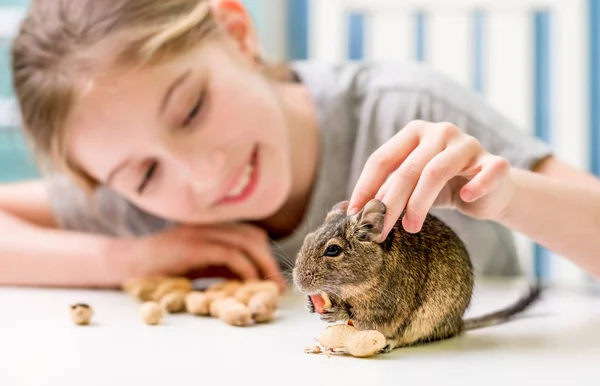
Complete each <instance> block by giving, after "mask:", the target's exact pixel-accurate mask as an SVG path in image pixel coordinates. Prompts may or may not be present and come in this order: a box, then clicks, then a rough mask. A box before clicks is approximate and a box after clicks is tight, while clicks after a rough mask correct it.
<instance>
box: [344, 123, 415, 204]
mask: <svg viewBox="0 0 600 386" xmlns="http://www.w3.org/2000/svg"><path fill="white" fill-rule="evenodd" d="M422 124H424V123H422V122H415V123H412V124H410V125H407V126H406V127H404V128H403V129H402V130H400V132H399V133H398V134H396V135H395V136H394V137H392V138H391V139H390V140H389V141H387V142H386V143H385V144H384V145H383V146H381V147H380V148H379V149H377V150H376V151H375V152H374V153H373V154H372V155H371V156H370V157H369V159H368V160H367V162H366V163H365V166H364V167H363V170H362V172H361V174H360V176H359V178H358V181H357V182H356V185H355V187H354V190H353V192H352V195H351V197H350V202H349V204H348V214H355V213H357V212H358V211H359V210H360V209H361V208H362V207H363V206H364V205H365V204H366V203H367V202H368V201H369V200H371V199H372V198H374V197H375V194H376V193H377V191H378V190H379V189H380V188H381V185H382V184H383V183H384V181H385V179H386V178H387V177H388V176H389V175H390V173H392V172H393V171H394V170H396V169H397V168H398V167H399V166H400V164H401V163H402V162H403V161H404V160H405V159H406V157H408V155H409V154H410V153H411V152H412V151H413V150H414V149H415V148H416V147H417V146H418V144H419V135H418V127H419V125H422Z"/></svg>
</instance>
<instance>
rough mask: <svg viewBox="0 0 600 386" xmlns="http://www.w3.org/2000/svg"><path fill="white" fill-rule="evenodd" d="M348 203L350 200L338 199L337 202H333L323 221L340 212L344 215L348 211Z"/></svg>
mask: <svg viewBox="0 0 600 386" xmlns="http://www.w3.org/2000/svg"><path fill="white" fill-rule="evenodd" d="M349 204H350V201H340V202H338V203H337V204H335V205H334V206H333V207H332V208H331V209H330V210H329V212H327V216H326V217H325V221H327V220H329V219H330V218H331V216H337V215H340V214H343V215H346V212H347V211H348V205H349Z"/></svg>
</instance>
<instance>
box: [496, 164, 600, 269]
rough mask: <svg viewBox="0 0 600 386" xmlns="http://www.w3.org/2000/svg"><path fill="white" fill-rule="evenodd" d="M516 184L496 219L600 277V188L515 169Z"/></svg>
mask: <svg viewBox="0 0 600 386" xmlns="http://www.w3.org/2000/svg"><path fill="white" fill-rule="evenodd" d="M511 173H512V178H513V180H514V182H515V185H516V188H515V192H514V197H513V199H512V201H511V203H510V204H509V206H508V208H507V210H506V211H505V212H504V213H503V214H502V215H501V216H500V218H498V219H496V220H497V221H498V222H499V223H501V224H503V225H505V226H507V227H509V228H511V229H514V230H515V231H518V232H520V233H522V234H524V235H526V236H528V237H529V238H531V239H532V240H533V241H535V242H537V243H538V244H540V245H542V246H544V247H546V248H548V249H550V250H552V251H554V252H555V253H557V254H558V255H560V256H562V257H565V258H568V259H570V260H572V261H573V262H574V263H575V264H577V265H578V266H580V267H581V268H582V269H584V270H586V271H588V272H589V273H590V274H591V275H593V276H595V277H597V278H600V190H596V189H594V188H588V187H585V186H575V185H569V184H568V183H565V182H561V181H559V180H557V179H553V178H550V177H546V176H543V175H540V174H537V173H534V172H530V171H525V170H518V169H513V170H512V171H511Z"/></svg>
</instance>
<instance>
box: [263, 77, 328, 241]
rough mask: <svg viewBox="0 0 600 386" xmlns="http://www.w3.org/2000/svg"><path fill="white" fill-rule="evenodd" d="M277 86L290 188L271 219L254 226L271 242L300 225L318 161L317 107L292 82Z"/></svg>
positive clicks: (301, 87)
mask: <svg viewBox="0 0 600 386" xmlns="http://www.w3.org/2000/svg"><path fill="white" fill-rule="evenodd" d="M276 87H277V90H276V91H277V92H278V94H279V95H280V98H281V101H282V104H283V108H284V110H285V113H286V116H287V123H288V127H287V129H288V130H289V136H288V141H289V145H288V148H289V149H290V154H289V156H290V157H291V165H292V170H291V173H292V178H291V179H292V186H291V190H290V194H289V196H288V199H287V200H286V202H285V203H284V205H283V206H282V207H281V208H280V209H279V210H278V211H277V212H276V213H275V214H274V215H273V216H271V217H269V218H266V219H264V220H261V221H258V222H257V223H256V225H259V226H261V227H262V228H264V229H265V230H266V231H267V232H268V233H269V236H270V237H271V238H272V239H280V238H283V237H286V236H288V235H290V234H291V233H293V232H294V230H295V229H296V228H297V227H298V225H299V224H300V223H301V222H302V220H303V218H304V215H305V212H306V209H307V207H308V204H309V201H310V197H311V194H312V191H313V186H314V181H315V176H316V172H317V164H318V158H319V141H318V139H319V135H318V133H319V130H318V122H317V114H316V108H315V106H314V104H313V101H312V99H311V97H310V95H309V94H308V92H307V90H306V88H305V87H304V86H303V85H301V84H295V83H286V84H282V85H278V86H276Z"/></svg>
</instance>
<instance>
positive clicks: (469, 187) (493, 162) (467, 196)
mask: <svg viewBox="0 0 600 386" xmlns="http://www.w3.org/2000/svg"><path fill="white" fill-rule="evenodd" d="M509 170H510V163H509V162H508V161H507V160H505V159H504V158H502V157H498V156H494V155H487V156H485V157H484V160H483V162H482V165H481V172H479V173H478V174H477V175H476V176H475V177H474V178H473V179H472V180H471V181H469V182H468V183H467V184H465V186H463V187H462V188H461V190H460V198H461V200H463V201H465V202H474V201H477V200H479V199H480V198H481V197H484V196H486V195H488V194H490V193H491V192H492V191H494V189H496V188H497V187H498V185H500V183H501V182H502V179H503V178H504V177H506V175H507V174H508V173H509Z"/></svg>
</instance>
